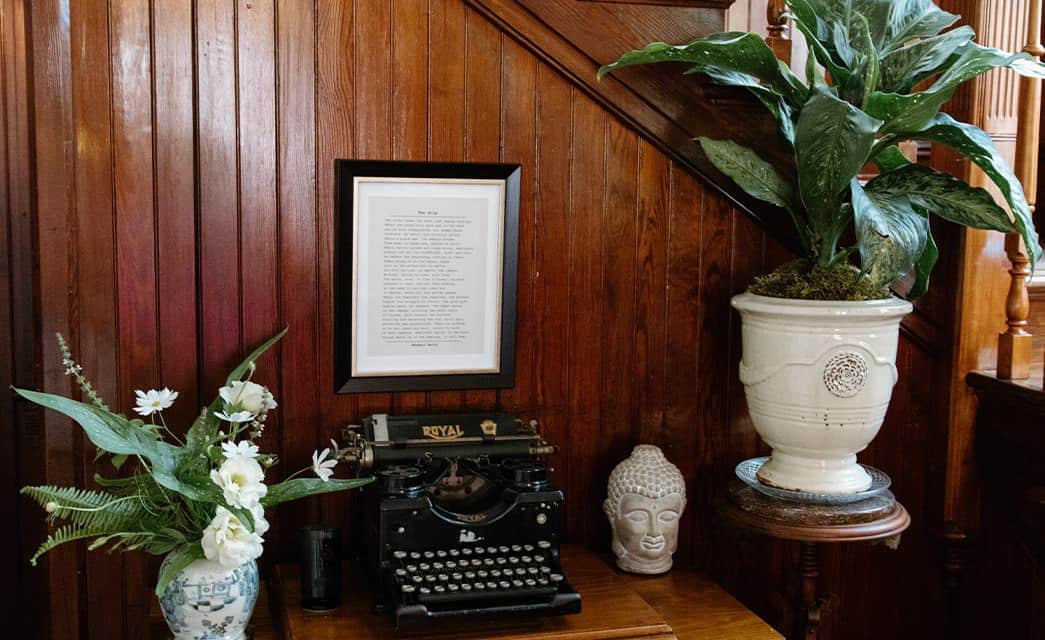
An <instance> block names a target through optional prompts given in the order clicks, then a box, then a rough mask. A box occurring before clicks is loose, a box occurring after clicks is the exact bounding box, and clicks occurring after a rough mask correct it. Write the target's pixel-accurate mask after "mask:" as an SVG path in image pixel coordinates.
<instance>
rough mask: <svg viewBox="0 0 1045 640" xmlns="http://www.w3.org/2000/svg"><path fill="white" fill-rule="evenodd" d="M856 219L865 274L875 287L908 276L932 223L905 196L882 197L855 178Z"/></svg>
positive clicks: (921, 249) (853, 192)
mask: <svg viewBox="0 0 1045 640" xmlns="http://www.w3.org/2000/svg"><path fill="white" fill-rule="evenodd" d="M850 188H851V190H852V197H853V200H852V206H853V217H854V219H855V221H856V241H857V244H858V245H859V247H860V262H861V265H862V266H863V270H864V271H865V272H866V273H867V275H868V277H869V278H870V279H871V281H872V282H873V283H874V284H875V285H876V286H885V285H888V284H889V283H890V282H892V281H893V280H895V279H896V278H898V277H899V276H902V275H903V274H905V273H907V272H909V271H910V270H911V269H912V268H913V267H914V264H915V261H917V260H918V258H919V257H920V256H921V255H922V251H923V249H924V247H925V242H926V236H927V235H928V229H929V222H928V220H926V218H925V217H924V216H922V215H920V214H919V213H918V212H917V211H915V210H914V208H913V207H912V206H911V203H910V201H909V200H908V199H907V198H906V197H904V196H902V195H899V196H895V197H880V196H879V195H878V194H873V193H870V192H867V191H865V190H864V188H863V187H861V186H860V181H859V180H857V179H856V178H853V179H852V181H851V182H850Z"/></svg>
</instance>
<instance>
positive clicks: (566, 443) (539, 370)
mask: <svg viewBox="0 0 1045 640" xmlns="http://www.w3.org/2000/svg"><path fill="white" fill-rule="evenodd" d="M571 93H572V91H571V88H570V86H569V85H568V84H567V83H566V81H565V80H563V79H562V77H560V76H559V75H558V74H556V73H555V72H554V71H552V70H551V69H550V68H549V67H548V66H547V65H545V64H540V65H539V66H538V69H537V125H536V126H537V196H536V199H535V202H534V205H535V211H534V226H535V233H536V236H537V244H536V248H535V253H534V272H535V274H536V275H535V283H534V305H533V307H534V310H535V312H536V314H535V318H534V320H535V322H534V336H535V337H536V340H535V342H534V350H535V352H536V353H535V357H534V368H535V370H536V395H537V406H536V412H537V415H536V418H537V419H538V420H540V422H541V425H542V426H541V432H542V434H543V435H544V437H545V439H546V440H548V442H551V443H553V444H555V445H558V447H559V453H558V455H556V456H554V457H553V458H552V459H551V464H552V466H553V467H558V468H559V471H558V472H557V473H554V474H553V476H552V477H553V478H554V479H555V483H556V484H557V485H559V488H561V489H562V490H563V491H564V492H565V494H566V496H567V498H566V499H567V506H566V510H567V512H569V510H570V509H572V507H573V501H574V500H577V501H580V500H582V499H583V498H582V497H581V496H577V495H574V494H573V493H572V491H571V489H570V477H569V471H568V469H569V466H568V465H569V460H570V457H569V456H570V450H571V443H570V436H571V432H572V427H571V425H569V424H568V423H567V411H566V408H567V393H568V388H567V380H566V376H565V375H563V372H565V371H567V370H568V363H569V357H568V353H569V347H568V345H569V342H568V340H569V336H568V334H567V332H568V325H567V314H565V313H564V312H563V310H564V309H567V308H568V304H569V295H568V293H567V290H568V287H569V275H568V269H569V247H570V236H569V227H568V225H567V218H566V215H567V214H566V212H567V211H568V210H569V203H570V186H571V185H570V165H569V157H570V142H571V137H570V127H566V126H563V123H569V122H571V120H570V118H571V108H570V107H571V105H570V101H571ZM571 124H572V123H571ZM572 524H573V519H571V518H567V519H566V521H565V522H564V523H563V529H564V532H565V533H567V534H569V533H570V532H571V530H572Z"/></svg>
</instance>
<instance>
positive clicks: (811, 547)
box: [718, 479, 911, 640]
mask: <svg viewBox="0 0 1045 640" xmlns="http://www.w3.org/2000/svg"><path fill="white" fill-rule="evenodd" d="M718 512H719V514H720V515H721V516H722V518H723V520H724V521H725V522H726V524H728V525H731V526H734V527H737V528H739V529H742V530H745V531H750V532H753V533H756V534H759V535H765V536H769V537H771V538H778V539H781V540H795V541H797V542H798V543H799V544H800V545H801V554H800V559H799V574H800V576H801V585H800V589H799V598H798V602H797V603H796V605H797V606H798V608H800V609H801V610H802V616H800V618H799V624H798V629H796V632H795V637H796V638H804V639H805V640H816V638H818V637H819V634H820V620H821V616H822V615H823V612H824V604H825V602H826V598H823V597H821V595H820V593H819V582H820V580H819V579H820V544H821V543H825V542H880V543H883V544H885V545H886V546H888V547H889V548H890V549H895V548H896V547H897V546H899V544H900V534H901V533H903V531H904V530H906V529H907V527H908V526H910V524H911V516H910V515H908V513H907V510H906V509H904V507H903V505H902V504H900V503H899V502H897V501H896V497H895V496H894V495H893V494H892V492H890V491H886V492H884V493H882V494H881V495H878V496H875V497H873V498H869V499H867V500H862V501H860V502H853V503H850V504H842V505H819V504H804V503H800V502H790V501H787V500H779V499H775V498H770V497H768V496H766V495H764V494H762V493H759V492H758V491H756V490H755V489H753V488H751V487H749V486H747V485H746V484H744V483H742V482H740V481H739V480H736V479H734V480H733V481H732V482H731V483H730V485H729V491H728V495H727V496H726V497H725V499H722V500H720V501H719V503H718Z"/></svg>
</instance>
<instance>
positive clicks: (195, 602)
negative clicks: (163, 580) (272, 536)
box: [160, 555, 258, 640]
mask: <svg viewBox="0 0 1045 640" xmlns="http://www.w3.org/2000/svg"><path fill="white" fill-rule="evenodd" d="M168 562H170V556H169V555H168V556H167V557H166V558H165V559H164V560H163V564H167V563H168ZM161 570H162V569H161ZM257 600H258V564H257V563H256V562H255V561H253V560H251V561H250V562H248V563H246V564H242V565H240V566H238V567H236V568H235V569H229V568H228V567H224V566H222V565H220V564H218V563H217V562H213V561H211V560H196V561H195V562H193V563H192V564H190V565H189V566H187V567H185V569H184V570H182V572H181V573H179V574H178V575H176V576H175V577H174V579H173V580H171V581H170V583H169V584H168V585H167V588H166V589H164V590H163V596H162V597H160V608H161V609H162V610H163V617H164V619H165V620H166V621H167V626H168V627H170V630H171V633H172V634H174V640H243V639H244V638H245V637H246V636H245V633H244V632H245V630H246V628H247V623H248V622H250V616H251V615H252V614H253V613H254V603H255V602H257Z"/></svg>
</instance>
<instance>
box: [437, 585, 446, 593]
mask: <svg viewBox="0 0 1045 640" xmlns="http://www.w3.org/2000/svg"><path fill="white" fill-rule="evenodd" d="M444 591H446V587H444V586H443V585H441V584H437V585H435V592H436V593H442V592H444Z"/></svg>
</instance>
